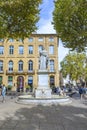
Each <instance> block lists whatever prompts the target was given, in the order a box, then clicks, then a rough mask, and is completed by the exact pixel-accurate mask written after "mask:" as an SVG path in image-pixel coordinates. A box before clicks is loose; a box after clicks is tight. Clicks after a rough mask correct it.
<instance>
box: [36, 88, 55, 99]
mask: <svg viewBox="0 0 87 130" xmlns="http://www.w3.org/2000/svg"><path fill="white" fill-rule="evenodd" d="M51 92H52V90H51V89H50V88H37V90H35V97H36V98H51Z"/></svg>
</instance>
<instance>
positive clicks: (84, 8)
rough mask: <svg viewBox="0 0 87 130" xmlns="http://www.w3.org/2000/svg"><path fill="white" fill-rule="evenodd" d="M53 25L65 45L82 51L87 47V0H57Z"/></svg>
mask: <svg viewBox="0 0 87 130" xmlns="http://www.w3.org/2000/svg"><path fill="white" fill-rule="evenodd" d="M54 5H55V7H54V11H53V25H54V28H55V30H56V32H57V33H58V36H59V37H60V38H61V40H62V42H63V45H64V47H67V48H70V50H76V51H77V52H82V51H84V50H85V47H87V0H55V2H54Z"/></svg>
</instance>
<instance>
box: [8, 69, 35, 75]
mask: <svg viewBox="0 0 87 130" xmlns="http://www.w3.org/2000/svg"><path fill="white" fill-rule="evenodd" d="M34 73H35V70H23V71H19V70H13V71H9V70H6V74H7V75H9V74H11V75H12V74H13V75H20V74H22V75H28V74H34Z"/></svg>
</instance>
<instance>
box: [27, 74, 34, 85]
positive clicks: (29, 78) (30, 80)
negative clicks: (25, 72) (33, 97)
mask: <svg viewBox="0 0 87 130" xmlns="http://www.w3.org/2000/svg"><path fill="white" fill-rule="evenodd" d="M28 85H30V86H31V87H32V86H33V76H29V77H28Z"/></svg>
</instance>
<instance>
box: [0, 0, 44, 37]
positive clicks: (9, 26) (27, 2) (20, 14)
mask: <svg viewBox="0 0 87 130" xmlns="http://www.w3.org/2000/svg"><path fill="white" fill-rule="evenodd" d="M41 2H42V0H0V38H15V39H18V38H22V39H24V38H25V37H27V36H29V35H30V34H31V33H32V32H35V31H36V29H37V26H36V23H37V22H38V20H39V13H40V9H39V5H40V4H41Z"/></svg>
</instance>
